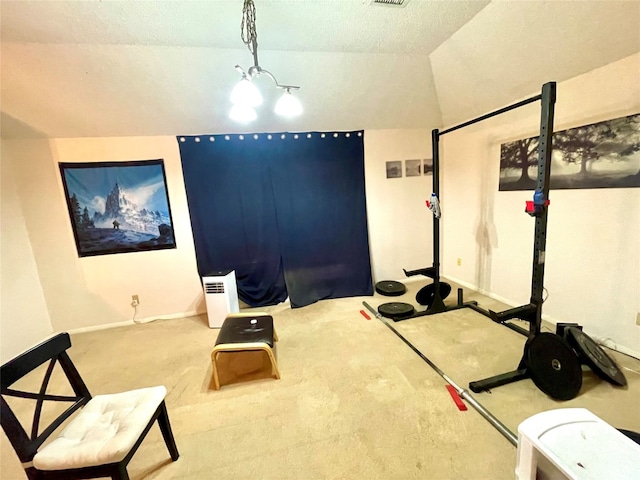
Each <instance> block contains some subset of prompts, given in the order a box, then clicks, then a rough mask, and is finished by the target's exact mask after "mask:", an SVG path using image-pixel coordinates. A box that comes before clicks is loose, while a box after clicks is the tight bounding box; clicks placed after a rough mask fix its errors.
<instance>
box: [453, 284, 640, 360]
mask: <svg viewBox="0 0 640 480" xmlns="http://www.w3.org/2000/svg"><path fill="white" fill-rule="evenodd" d="M441 277H443V278H446V279H447V280H449V281H451V282H455V283H457V284H458V285H460V286H462V287H466V288H469V289H471V290H474V291H476V292H478V293H481V294H482V295H486V296H487V297H489V298H493V299H494V300H497V301H499V302H502V303H505V304H506V305H508V306H510V307H517V306H518V305H519V304H518V303H516V302H514V301H512V300H509V299H508V298H504V297H501V296H500V295H496V294H494V293H492V292H487V291H486V290H483V289H480V288H478V287H476V286H475V285H473V284H471V283H468V282H464V281H462V280H460V279H458V278H455V277H453V276H450V275H441ZM542 321H543V322H544V323H546V326H547V327H548V328H549V330H550V331H551V332H555V326H556V325H557V324H558V323H562V322H564V321H565V320H559V319H557V318H554V317H552V316H550V315H547V314H545V313H543V314H542ZM544 326H545V325H544V324H543V327H544ZM589 336H590V337H591V338H593V340H594V341H595V342H596V343H598V344H600V345H602V346H603V347H606V348H608V349H609V350H613V351H614V352H619V353H622V354H624V355H627V356H629V357H633V358H637V359H640V352H636V351H635V350H632V349H631V348H628V347H625V346H624V345H618V344H617V343H615V341H613V340H612V339H610V338H604V337H596V336H593V335H589Z"/></svg>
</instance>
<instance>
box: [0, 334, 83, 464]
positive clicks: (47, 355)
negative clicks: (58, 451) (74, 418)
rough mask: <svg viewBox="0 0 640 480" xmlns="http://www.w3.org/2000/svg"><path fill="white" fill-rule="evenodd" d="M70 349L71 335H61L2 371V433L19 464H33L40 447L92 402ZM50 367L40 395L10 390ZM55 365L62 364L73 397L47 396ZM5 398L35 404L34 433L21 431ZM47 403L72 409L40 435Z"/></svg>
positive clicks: (36, 347) (32, 427) (0, 373)
mask: <svg viewBox="0 0 640 480" xmlns="http://www.w3.org/2000/svg"><path fill="white" fill-rule="evenodd" d="M69 347H71V339H70V338H69V334H68V333H60V334H58V335H56V336H55V337H52V338H50V339H48V340H46V341H44V342H42V343H41V344H40V345H37V346H35V347H33V348H31V349H30V350H27V351H26V352H24V353H22V354H20V355H19V356H17V357H16V358H14V359H12V360H9V361H8V362H7V363H5V364H4V365H3V366H2V367H0V385H1V387H2V390H1V392H0V393H1V398H0V399H1V401H2V402H1V404H0V406H1V407H2V408H1V411H0V414H1V417H0V421H1V423H2V429H3V430H4V432H5V434H6V435H7V437H8V439H9V441H10V442H11V444H12V445H13V448H14V450H15V451H16V453H17V454H18V457H19V458H20V461H21V462H23V463H28V462H30V461H31V460H32V459H33V457H34V455H35V454H36V452H37V451H38V448H40V445H42V443H43V442H44V441H45V440H46V439H47V437H49V435H51V434H52V433H53V432H54V431H55V430H56V429H57V428H58V427H59V426H60V425H61V424H62V423H63V422H64V421H65V420H66V419H67V418H69V417H70V416H71V415H72V414H73V413H74V412H75V411H76V410H78V409H79V408H81V407H82V406H84V405H85V404H87V403H88V402H89V400H91V394H90V393H89V390H88V389H87V386H86V385H85V383H84V381H83V380H82V378H81V377H80V374H79V373H78V371H77V370H76V367H75V366H74V365H73V362H72V361H71V359H70V358H69V355H67V352H66V350H67V349H68V348H69ZM47 361H48V362H49V365H48V367H47V369H46V372H45V374H44V378H43V380H42V384H41V386H40V390H39V392H37V393H36V392H24V391H21V390H14V389H12V388H11V386H12V385H13V384H14V383H15V382H17V381H18V380H20V379H21V378H23V377H25V376H26V375H27V374H29V373H30V372H32V371H33V370H35V369H36V368H38V367H39V366H41V365H43V364H44V363H46V362H47ZM56 363H59V364H60V366H61V367H62V370H63V371H64V373H65V375H66V377H67V380H68V381H69V385H70V386H71V388H72V389H73V392H74V394H75V395H74V396H69V395H51V394H47V387H48V385H49V380H50V379H51V374H52V373H53V370H54V367H55V365H56ZM5 397H18V398H24V399H30V400H35V407H34V411H33V419H32V424H31V432H30V434H27V432H26V431H25V430H24V428H23V427H22V424H21V423H20V421H19V420H18V418H17V416H16V415H15V413H14V412H13V411H12V409H11V407H10V406H9V404H8V403H7V401H6V399H5ZM44 402H71V403H72V404H71V406H70V407H69V408H67V409H66V410H64V412H63V413H62V414H60V415H58V416H57V417H56V418H55V419H53V420H52V421H50V423H49V424H48V425H47V426H45V427H44V428H43V429H42V431H40V420H41V415H42V408H43V405H44Z"/></svg>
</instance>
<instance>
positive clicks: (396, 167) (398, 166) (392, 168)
mask: <svg viewBox="0 0 640 480" xmlns="http://www.w3.org/2000/svg"><path fill="white" fill-rule="evenodd" d="M387 178H402V160H394V161H392V162H387Z"/></svg>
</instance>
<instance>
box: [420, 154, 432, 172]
mask: <svg viewBox="0 0 640 480" xmlns="http://www.w3.org/2000/svg"><path fill="white" fill-rule="evenodd" d="M422 172H423V173H424V174H425V175H433V158H425V159H423V160H422Z"/></svg>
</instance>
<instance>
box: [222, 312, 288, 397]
mask: <svg viewBox="0 0 640 480" xmlns="http://www.w3.org/2000/svg"><path fill="white" fill-rule="evenodd" d="M276 341H278V335H277V334H276V331H275V328H274V327H273V317H272V316H271V315H267V314H266V313H262V312H253V313H232V314H230V315H227V317H226V318H225V319H224V322H223V323H222V327H220V333H218V338H217V339H216V344H215V346H214V347H213V351H212V352H211V361H212V362H213V381H214V387H215V389H216V390H220V378H219V372H218V368H219V364H218V354H220V353H223V352H225V353H231V352H236V353H240V352H247V351H260V350H262V351H265V352H266V353H267V356H268V357H269V360H270V362H271V373H272V375H274V376H275V377H276V378H280V371H279V370H278V364H277V363H276V356H275V342H276Z"/></svg>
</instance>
